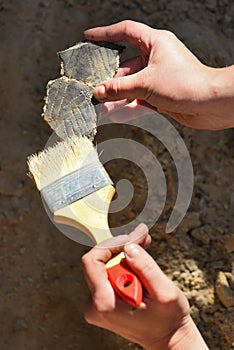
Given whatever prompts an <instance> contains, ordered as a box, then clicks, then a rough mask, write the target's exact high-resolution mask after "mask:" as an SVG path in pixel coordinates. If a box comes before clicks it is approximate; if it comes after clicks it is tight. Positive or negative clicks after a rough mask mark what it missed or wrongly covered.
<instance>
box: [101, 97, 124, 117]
mask: <svg viewBox="0 0 234 350" xmlns="http://www.w3.org/2000/svg"><path fill="white" fill-rule="evenodd" d="M129 102H130V101H129V100H128V99H123V100H119V101H111V102H105V103H100V104H98V105H97V106H95V110H96V113H97V116H98V118H100V119H103V118H105V117H107V116H109V115H110V114H111V113H112V112H113V111H115V110H118V109H122V108H123V107H124V106H125V105H126V104H128V103H129Z"/></svg>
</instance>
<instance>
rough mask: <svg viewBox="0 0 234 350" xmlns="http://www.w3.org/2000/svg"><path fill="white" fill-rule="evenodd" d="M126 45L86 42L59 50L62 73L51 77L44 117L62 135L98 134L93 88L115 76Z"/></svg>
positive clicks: (91, 135) (91, 136)
mask: <svg viewBox="0 0 234 350" xmlns="http://www.w3.org/2000/svg"><path fill="white" fill-rule="evenodd" d="M123 49H124V47H123V46H120V45H116V44H111V43H107V42H98V43H92V42H82V43H78V44H77V45H75V46H72V47H70V48H68V49H67V50H64V51H61V52H59V53H58V55H59V57H60V59H61V75H62V77H60V78H58V79H55V80H52V81H49V83H48V84H47V95H46V97H45V105H44V108H43V114H42V116H43V118H44V120H45V121H46V122H47V123H48V124H49V125H50V127H51V128H52V129H53V130H55V131H56V134H57V135H58V136H59V137H61V138H62V139H66V138H67V137H71V136H73V135H74V134H75V135H78V136H81V135H83V136H87V137H90V138H91V139H92V138H93V137H94V135H95V134H96V125H97V114H96V111H95V108H94V104H96V103H97V101H95V99H94V98H93V90H94V88H95V86H96V85H97V84H98V83H100V82H101V81H104V80H107V79H110V78H112V77H113V76H114V75H115V73H116V71H117V69H118V67H119V57H120V53H121V52H122V51H123Z"/></svg>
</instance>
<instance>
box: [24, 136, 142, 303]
mask: <svg viewBox="0 0 234 350" xmlns="http://www.w3.org/2000/svg"><path fill="white" fill-rule="evenodd" d="M28 167H29V171H30V175H31V176H32V177H33V179H34V181H35V183H36V186H37V188H38V190H39V191H40V193H41V196H42V198H43V200H44V201H45V203H46V206H47V207H48V209H49V211H50V212H51V213H52V215H53V219H54V221H55V222H56V223H59V224H65V225H70V226H73V227H76V228H78V229H80V230H82V231H83V232H84V233H86V234H87V235H88V236H89V237H90V238H91V239H92V241H93V242H94V243H96V244H97V243H100V242H102V241H104V240H106V239H108V238H110V237H112V234H111V232H110V229H109V225H108V210H109V205H110V202H111V200H112V197H113V195H114V193H115V189H114V187H113V186H112V182H111V179H110V177H109V175H108V174H107V172H106V170H105V168H104V167H103V165H102V163H101V162H100V160H99V157H98V154H97V151H96V149H95V148H94V146H93V144H92V142H91V141H90V140H89V139H88V138H87V137H83V136H80V137H78V136H73V137H71V138H67V139H66V140H65V141H62V142H57V143H56V144H55V145H54V146H53V147H50V148H47V149H45V150H43V151H42V152H40V153H39V154H37V155H31V156H30V157H29V158H28ZM106 268H107V273H108V278H109V281H110V283H111V284H112V286H113V288H114V290H115V292H116V293H117V294H118V295H119V296H120V297H121V298H122V299H124V300H125V301H127V302H128V303H129V304H131V305H134V306H136V307H139V306H140V304H141V301H142V285H141V282H140V281H139V279H138V278H137V276H136V275H135V274H134V273H133V271H132V270H131V269H130V268H129V266H128V265H127V263H126V261H125V259H124V253H123V252H122V253H120V254H118V255H116V256H114V257H113V258H112V259H111V260H109V261H108V262H107V264H106Z"/></svg>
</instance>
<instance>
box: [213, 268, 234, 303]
mask: <svg viewBox="0 0 234 350" xmlns="http://www.w3.org/2000/svg"><path fill="white" fill-rule="evenodd" d="M230 277H231V276H229V278H230ZM233 278H234V277H233V275H232V282H233ZM215 288H216V293H217V295H218V298H219V300H220V301H221V303H222V304H223V305H224V306H226V307H227V308H229V307H232V306H234V289H232V286H231V284H230V283H229V281H228V278H227V276H226V274H225V273H224V272H222V271H220V272H219V273H218V276H217V279H216V283H215Z"/></svg>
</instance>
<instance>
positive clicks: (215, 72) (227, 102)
mask: <svg viewBox="0 0 234 350" xmlns="http://www.w3.org/2000/svg"><path fill="white" fill-rule="evenodd" d="M200 107H201V112H202V114H203V115H205V116H207V118H209V122H210V126H211V127H210V129H214V130H215V129H226V128H232V127H234V65H233V66H230V67H226V68H211V67H207V83H206V84H205V93H204V100H203V101H202V102H201V105H200Z"/></svg>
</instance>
